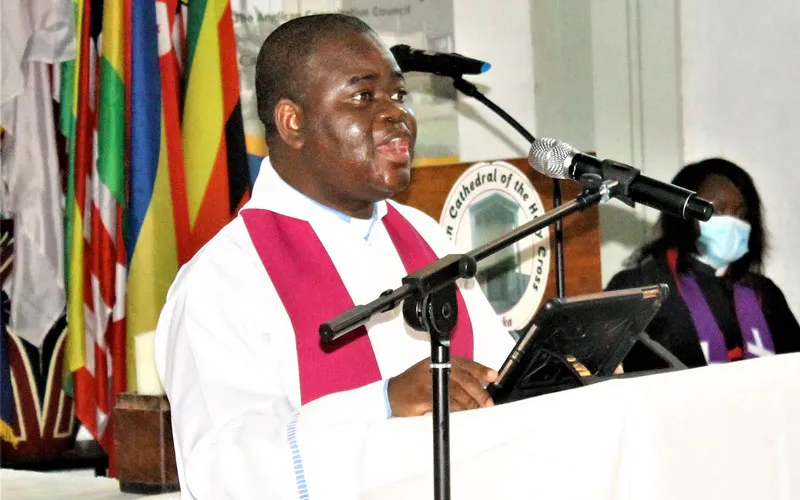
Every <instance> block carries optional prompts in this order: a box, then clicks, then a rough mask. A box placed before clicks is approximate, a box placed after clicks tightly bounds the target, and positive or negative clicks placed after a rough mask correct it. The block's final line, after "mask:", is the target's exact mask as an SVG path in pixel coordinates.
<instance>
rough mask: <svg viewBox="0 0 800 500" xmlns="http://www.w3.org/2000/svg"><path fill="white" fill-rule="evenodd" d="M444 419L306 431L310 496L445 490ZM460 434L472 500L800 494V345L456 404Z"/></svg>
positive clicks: (459, 483)
mask: <svg viewBox="0 0 800 500" xmlns="http://www.w3.org/2000/svg"><path fill="white" fill-rule="evenodd" d="M320 417H321V416H320ZM308 423H309V424H311V422H308ZM431 426H432V424H431V418H430V417H429V416H427V417H416V418H407V419H390V420H386V421H383V422H380V423H377V424H370V425H368V426H365V428H362V429H355V428H353V429H351V430H353V431H356V432H352V433H350V434H349V437H350V439H353V438H354V436H359V438H358V439H357V440H356V442H353V441H351V442H350V445H349V446H348V445H345V446H341V445H342V444H343V443H338V445H337V443H335V442H334V441H338V439H333V440H332V441H329V442H328V444H330V445H331V446H330V447H325V446H317V444H319V443H321V442H322V440H320V439H316V440H313V441H316V442H317V443H315V444H312V443H311V442H310V441H306V440H305V439H304V434H306V432H303V433H301V432H298V438H299V440H300V446H301V449H305V451H306V452H309V453H304V461H305V466H306V467H305V472H306V477H307V478H308V479H309V487H310V490H309V498H312V499H313V498H357V497H360V498H362V499H365V500H366V499H370V500H371V499H400V498H403V499H405V498H413V499H424V498H432V497H433V489H432V485H433V479H432V477H433V475H432V468H433V458H432V428H431ZM306 431H308V432H310V435H312V436H313V435H315V434H317V432H320V431H323V428H322V427H320V426H316V425H308V426H307V427H306ZM317 436H319V435H318V434H317ZM450 442H451V487H452V497H453V498H454V499H459V500H460V499H469V498H479V499H486V498H505V497H513V498H532V499H534V498H535V499H542V498H544V499H550V498H558V499H572V498H574V499H581V500H593V499H598V500H600V499H603V500H611V499H615V500H623V499H648V500H660V499H682V500H683V499H695V498H697V499H715V498H724V499H726V500H730V499H738V498H741V499H755V498H759V499H761V498H770V499H786V500H788V499H798V498H800V354H791V355H782V356H774V357H770V358H762V359H757V360H750V361H744V362H738V363H733V364H729V365H717V366H710V367H705V368H699V369H693V370H684V371H680V372H672V373H666V374H660V375H650V376H646V377H639V378H628V379H620V380H615V381H608V382H603V383H600V384H596V385H592V386H589V387H584V388H580V389H574V390H570V391H565V392H561V393H557V394H552V395H548V396H541V397H537V398H533V399H530V400H527V401H521V402H517V403H513V404H507V405H501V406H497V407H494V408H488V409H482V410H474V411H470V412H461V413H455V414H453V415H451V441H450ZM351 467H353V468H352V469H351ZM348 469H349V470H348ZM353 474H356V475H357V476H358V477H354V476H353ZM358 483H360V494H355V495H354V491H355V490H354V489H351V488H350V487H349V486H348V485H349V484H358Z"/></svg>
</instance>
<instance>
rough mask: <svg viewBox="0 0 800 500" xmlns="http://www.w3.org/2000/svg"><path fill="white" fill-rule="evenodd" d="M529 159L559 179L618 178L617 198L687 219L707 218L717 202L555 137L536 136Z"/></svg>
mask: <svg viewBox="0 0 800 500" xmlns="http://www.w3.org/2000/svg"><path fill="white" fill-rule="evenodd" d="M528 163H530V165H531V167H533V169H534V170H536V171H537V172H539V173H541V174H544V175H546V176H547V177H553V178H556V179H574V180H581V177H582V176H585V175H590V176H594V177H599V178H601V179H603V180H616V181H618V183H619V184H618V188H617V193H618V195H617V198H619V199H621V200H622V201H623V202H625V203H627V204H629V205H630V206H633V204H634V202H636V203H641V204H642V205H646V206H648V207H652V208H655V209H656V210H660V211H662V212H666V213H668V214H671V215H676V216H678V217H682V218H684V219H689V218H691V219H697V220H701V221H706V220H708V219H709V218H710V217H711V215H713V213H714V205H712V204H711V203H710V202H708V201H706V200H704V199H702V198H699V197H698V196H697V193H695V192H694V191H690V190H688V189H685V188H682V187H680V186H676V185H674V184H668V183H666V182H661V181H657V180H655V179H652V178H650V177H646V176H644V175H641V174H640V173H639V169H636V168H634V167H631V166H629V165H625V164H624V163H618V162H615V161H612V160H600V159H598V158H595V157H594V156H591V155H588V154H585V153H581V152H580V151H578V150H577V149H575V148H574V147H572V146H570V145H569V144H567V143H565V142H561V141H557V140H555V139H548V138H542V139H537V140H536V141H534V142H533V144H532V145H531V150H530V154H529V155H528Z"/></svg>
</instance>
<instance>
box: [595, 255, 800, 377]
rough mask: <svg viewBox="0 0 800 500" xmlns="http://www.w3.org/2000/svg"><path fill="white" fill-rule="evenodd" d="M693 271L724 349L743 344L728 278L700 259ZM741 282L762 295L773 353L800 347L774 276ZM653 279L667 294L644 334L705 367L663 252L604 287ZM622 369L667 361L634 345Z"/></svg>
mask: <svg viewBox="0 0 800 500" xmlns="http://www.w3.org/2000/svg"><path fill="white" fill-rule="evenodd" d="M691 272H692V273H693V274H694V276H695V278H696V279H697V282H698V284H699V285H700V288H701V290H702V291H703V295H704V296H705V298H706V301H707V302H708V305H709V307H710V308H711V311H712V312H713V314H714V317H715V318H716V320H717V324H718V325H719V327H720V329H721V330H722V331H723V334H724V335H725V342H726V344H727V347H728V350H731V349H734V348H735V347H742V344H743V343H742V333H741V330H740V328H739V322H738V320H737V318H736V310H735V306H734V301H733V286H732V282H731V280H730V279H729V278H727V277H717V276H715V275H714V269H713V268H712V267H710V266H707V265H705V264H703V263H701V262H699V261H694V262H693V263H692V265H691ZM745 281H746V283H747V284H748V286H750V287H752V288H753V289H755V291H756V293H757V294H758V296H759V298H760V299H761V304H762V311H763V312H764V317H765V319H766V320H767V325H768V326H769V330H770V334H771V335H772V341H773V343H774V345H775V350H776V352H777V353H778V354H782V353H787V352H798V351H800V325H798V323H797V320H796V319H795V317H794V315H793V314H792V312H791V310H790V309H789V305H788V304H787V303H786V298H785V297H784V296H783V292H781V290H780V289H779V288H778V287H777V285H775V283H773V282H772V280H770V279H769V278H767V277H765V276H762V275H757V274H749V275H748V276H747V277H746V278H745ZM655 283H666V284H668V285H669V287H670V294H669V296H668V298H667V299H666V301H664V304H663V305H662V306H661V309H659V311H658V313H657V314H656V316H655V317H654V318H653V320H652V321H651V322H650V324H649V325H648V327H647V328H646V331H647V333H648V335H649V336H650V337H651V338H652V339H653V340H655V341H657V342H659V343H660V344H661V345H663V346H664V347H666V348H667V349H668V350H669V351H670V352H672V353H673V354H674V355H675V356H676V357H677V358H678V359H680V360H681V361H682V362H683V363H684V364H686V366H688V367H697V366H704V365H705V364H706V361H705V358H704V357H703V351H702V350H701V349H700V342H699V341H698V338H697V331H696V330H695V327H694V323H693V321H692V317H691V315H690V313H689V309H688V308H687V307H686V303H685V302H684V301H683V299H682V298H681V296H680V295H679V293H678V289H677V288H676V286H675V280H674V279H673V278H672V273H671V272H670V269H669V266H668V265H667V260H666V257H665V256H663V255H662V256H660V257H658V258H653V257H649V258H647V259H646V260H645V261H644V262H643V263H642V264H641V265H640V266H638V267H636V268H633V269H627V270H624V271H620V272H619V273H617V274H616V275H615V276H614V277H613V278H611V281H610V282H609V284H608V286H607V287H606V289H607V290H619V289H622V288H632V287H639V286H646V285H652V284H655ZM623 367H624V369H625V371H640V370H651V369H657V368H665V367H666V364H665V363H664V362H663V361H661V360H659V359H658V358H657V357H656V356H655V355H654V354H653V353H652V352H651V351H649V350H648V349H647V348H646V347H644V346H642V345H640V344H636V345H635V346H634V348H633V349H631V352H630V353H629V354H628V356H627V357H626V358H625V361H624V362H623Z"/></svg>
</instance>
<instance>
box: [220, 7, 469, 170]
mask: <svg viewBox="0 0 800 500" xmlns="http://www.w3.org/2000/svg"><path fill="white" fill-rule="evenodd" d="M231 10H232V13H233V23H234V31H235V35H236V49H237V53H238V65H239V78H240V86H241V97H242V98H241V103H242V115H243V119H244V131H245V136H246V142H247V152H248V157H249V158H248V162H249V166H250V173H251V179H254V178H255V174H256V172H257V169H258V166H259V164H260V162H261V159H262V158H263V157H264V156H265V155H266V154H267V147H266V144H265V142H264V128H263V125H262V124H261V121H260V120H259V119H258V112H257V108H256V92H255V68H256V58H257V57H258V51H259V49H260V48H261V44H262V43H263V42H264V39H266V37H267V36H268V35H269V34H270V33H272V31H273V30H275V28H277V27H278V26H280V25H281V24H283V23H285V22H286V21H288V20H290V19H294V18H295V17H299V16H304V15H310V14H322V13H343V14H348V15H352V16H355V17H358V18H359V19H361V20H363V21H364V22H366V23H367V24H369V25H370V26H371V27H372V28H373V29H374V30H375V31H376V32H377V33H378V35H379V36H380V37H381V39H382V40H383V41H384V42H385V43H386V45H387V47H391V46H393V45H397V44H406V45H409V46H410V47H413V48H415V49H424V50H433V51H437V52H452V51H453V50H454V47H455V44H454V39H453V38H454V37H453V33H454V27H453V0H436V1H424V0H293V1H292V0H284V1H281V0H231ZM405 77H406V84H407V89H408V91H409V97H410V99H409V102H410V103H411V107H412V109H413V110H414V113H415V115H416V117H417V122H418V134H417V146H416V159H415V164H416V165H432V164H449V163H454V162H457V161H458V117H457V113H456V107H455V106H456V90H455V89H454V88H453V85H452V80H451V79H449V78H444V77H440V76H435V75H430V74H423V73H408V74H406V75H405Z"/></svg>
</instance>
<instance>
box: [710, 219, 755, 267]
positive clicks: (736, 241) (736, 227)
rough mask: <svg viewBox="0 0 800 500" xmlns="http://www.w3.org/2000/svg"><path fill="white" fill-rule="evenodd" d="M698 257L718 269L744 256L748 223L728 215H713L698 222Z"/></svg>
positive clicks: (748, 236) (748, 239)
mask: <svg viewBox="0 0 800 500" xmlns="http://www.w3.org/2000/svg"><path fill="white" fill-rule="evenodd" d="M697 241H698V242H700V245H699V250H700V257H701V258H702V259H703V260H705V261H706V262H708V263H709V264H711V265H712V266H713V267H715V268H717V269H719V268H721V267H722V266H727V265H728V264H730V263H732V262H736V261H737V260H739V259H741V258H742V257H744V255H745V254H746V253H747V247H748V244H749V243H750V224H748V223H747V222H745V221H743V220H741V219H738V218H736V217H733V216H730V215H714V216H712V217H711V218H710V219H708V220H707V221H706V222H701V223H700V237H699V238H698V239H697Z"/></svg>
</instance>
